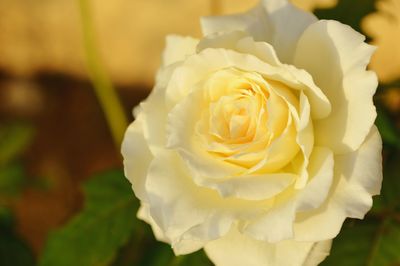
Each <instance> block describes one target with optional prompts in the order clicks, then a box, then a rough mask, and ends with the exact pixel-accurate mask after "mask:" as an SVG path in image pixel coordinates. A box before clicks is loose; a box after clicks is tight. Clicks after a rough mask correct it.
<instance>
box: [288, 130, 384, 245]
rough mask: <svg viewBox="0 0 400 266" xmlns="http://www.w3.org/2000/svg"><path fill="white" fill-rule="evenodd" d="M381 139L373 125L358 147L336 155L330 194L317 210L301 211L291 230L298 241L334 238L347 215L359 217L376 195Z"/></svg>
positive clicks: (380, 179) (379, 176) (379, 168)
mask: <svg viewBox="0 0 400 266" xmlns="http://www.w3.org/2000/svg"><path fill="white" fill-rule="evenodd" d="M381 149H382V141H381V138H380V136H379V132H378V130H377V129H376V127H375V126H373V128H372V129H371V132H370V133H369V135H368V136H367V139H366V140H365V142H364V143H363V144H362V145H361V147H360V149H359V150H357V151H356V152H353V153H348V154H344V155H338V156H335V177H334V184H333V185H332V188H331V191H330V195H329V197H328V198H327V200H326V201H325V203H324V204H323V205H321V206H320V207H319V208H318V209H316V210H313V211H308V212H303V213H300V214H299V215H298V216H297V218H296V222H295V226H294V230H295V237H296V239H297V240H302V241H317V240H318V241H319V240H323V239H330V238H334V237H335V236H336V235H337V234H338V233H339V231H340V228H341V226H342V224H343V221H344V220H345V219H346V217H351V218H358V219H362V218H363V217H364V215H365V213H366V212H367V211H368V210H369V209H370V208H371V206H372V196H373V195H377V194H379V191H380V188H381V182H382V157H381Z"/></svg>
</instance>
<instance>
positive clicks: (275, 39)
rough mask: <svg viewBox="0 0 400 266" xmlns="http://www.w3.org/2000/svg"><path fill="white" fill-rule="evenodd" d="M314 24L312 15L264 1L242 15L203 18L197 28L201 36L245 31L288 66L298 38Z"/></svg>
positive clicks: (283, 2) (283, 0)
mask: <svg viewBox="0 0 400 266" xmlns="http://www.w3.org/2000/svg"><path fill="white" fill-rule="evenodd" d="M315 21H317V18H316V17H315V16H314V15H312V14H311V13H308V12H304V11H302V10H300V9H297V8H296V7H295V6H293V5H292V4H290V3H288V1H286V0H264V1H262V3H260V4H259V5H258V6H257V7H255V8H254V9H252V10H250V11H248V12H246V13H243V14H236V15H230V16H220V17H205V18H202V20H201V24H202V29H203V33H204V35H209V34H212V33H215V32H222V31H223V32H229V31H237V30H241V31H245V32H247V33H249V34H250V35H251V36H252V37H254V39H255V40H257V41H264V42H268V43H270V44H271V45H272V46H273V47H275V49H276V51H277V54H278V56H279V58H280V60H282V61H283V62H285V63H290V62H291V60H292V57H293V53H294V50H295V47H296V43H297V40H298V38H299V37H300V35H301V34H302V33H303V31H304V29H305V28H307V27H308V26H309V25H310V24H311V23H313V22H315Z"/></svg>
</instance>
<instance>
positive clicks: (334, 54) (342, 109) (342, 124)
mask: <svg viewBox="0 0 400 266" xmlns="http://www.w3.org/2000/svg"><path fill="white" fill-rule="evenodd" d="M364 40H365V37H364V36H363V35H361V34H359V33H357V32H356V31H354V30H353V29H351V28H350V27H349V26H346V25H343V24H341V23H339V22H337V21H326V20H325V21H319V22H317V23H314V24H312V25H310V27H309V28H307V29H306V31H305V32H304V34H303V35H302V36H301V38H300V40H299V42H298V45H297V49H296V55H295V58H294V63H295V65H296V66H297V67H301V68H304V69H306V70H307V71H308V72H309V73H311V75H312V76H313V78H314V81H315V83H316V84H317V85H318V86H319V87H320V88H321V89H322V91H323V92H324V93H325V94H326V95H327V97H328V99H329V101H330V102H331V105H332V112H331V114H330V115H329V116H328V117H327V118H325V119H323V120H318V121H315V123H314V129H315V140H316V145H318V146H326V147H329V148H330V149H332V150H333V151H334V152H335V153H346V152H351V151H354V150H356V149H357V148H358V147H359V146H360V145H361V144H362V143H363V141H364V139H365V137H366V136H367V134H368V132H369V130H370V128H371V126H372V124H373V123H374V120H375V117H376V111H375V107H374V105H373V102H372V96H373V94H374V93H375V90H376V87H377V79H376V75H375V74H374V73H372V72H369V71H366V70H365V69H366V65H367V64H368V62H369V59H370V57H371V54H372V52H373V51H374V48H373V47H372V46H370V45H368V44H366V43H364ZM316 51H317V53H318V54H317V55H316V54H315V53H316Z"/></svg>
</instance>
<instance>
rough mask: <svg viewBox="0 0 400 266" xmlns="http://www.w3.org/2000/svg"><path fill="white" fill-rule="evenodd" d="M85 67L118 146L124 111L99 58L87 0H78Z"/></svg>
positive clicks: (125, 121) (123, 126) (125, 123)
mask: <svg viewBox="0 0 400 266" xmlns="http://www.w3.org/2000/svg"><path fill="white" fill-rule="evenodd" d="M78 5H79V11H80V16H81V23H82V33H83V42H84V48H85V56H86V63H87V68H88V71H89V74H90V77H91V80H92V83H93V87H94V91H95V94H96V97H97V99H98V101H99V103H100V106H101V108H102V110H103V112H104V115H105V118H106V121H107V124H108V126H109V128H110V131H111V135H112V137H113V140H114V143H115V145H116V147H120V145H121V142H122V139H123V136H124V132H125V130H126V127H127V125H128V122H127V118H126V115H125V112H124V110H123V108H122V104H121V102H120V100H119V98H118V95H117V93H116V90H115V89H114V87H113V85H112V82H111V80H110V78H109V77H108V75H107V72H106V70H105V69H104V66H103V64H102V62H101V60H100V53H99V51H98V49H97V45H96V41H95V40H96V38H95V32H94V27H93V20H92V14H91V8H90V3H89V0H78Z"/></svg>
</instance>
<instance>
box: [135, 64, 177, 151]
mask: <svg viewBox="0 0 400 266" xmlns="http://www.w3.org/2000/svg"><path fill="white" fill-rule="evenodd" d="M178 66H179V63H175V64H172V65H169V66H167V67H163V68H161V69H160V70H159V71H158V72H157V77H156V85H155V87H154V88H153V90H152V91H151V93H150V95H149V97H147V99H146V100H145V101H143V102H142V103H141V104H140V110H141V113H142V115H143V133H144V137H145V140H146V142H147V144H148V146H149V148H150V151H151V152H152V154H155V153H157V152H158V151H159V150H160V149H163V148H164V147H165V144H166V137H165V134H166V133H165V132H166V123H167V122H166V121H167V119H166V114H167V113H168V109H167V105H166V100H165V91H166V87H167V86H168V83H169V80H170V78H171V75H172V73H173V72H174V71H175V69H176V68H177V67H178Z"/></svg>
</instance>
